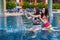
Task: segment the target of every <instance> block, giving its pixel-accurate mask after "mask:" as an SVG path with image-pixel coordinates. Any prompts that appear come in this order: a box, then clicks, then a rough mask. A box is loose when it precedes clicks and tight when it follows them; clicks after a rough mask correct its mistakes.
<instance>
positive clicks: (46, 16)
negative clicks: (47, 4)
mask: <svg viewBox="0 0 60 40" xmlns="http://www.w3.org/2000/svg"><path fill="white" fill-rule="evenodd" d="M40 20H41V21H42V22H43V23H44V28H51V24H50V22H49V13H48V9H47V8H43V10H42V14H41V16H40Z"/></svg>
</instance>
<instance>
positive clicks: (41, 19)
mask: <svg viewBox="0 0 60 40" xmlns="http://www.w3.org/2000/svg"><path fill="white" fill-rule="evenodd" d="M39 19H40V20H41V21H42V22H43V23H44V24H45V23H46V22H47V21H44V20H43V19H42V18H41V15H39Z"/></svg>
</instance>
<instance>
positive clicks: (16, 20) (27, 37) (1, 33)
mask: <svg viewBox="0 0 60 40" xmlns="http://www.w3.org/2000/svg"><path fill="white" fill-rule="evenodd" d="M4 18H5V17H0V19H1V20H0V40H60V32H57V31H56V32H54V31H52V32H48V30H45V31H43V30H40V31H38V32H37V34H36V37H35V38H32V37H31V36H32V35H34V33H29V31H28V30H26V28H27V29H28V28H30V27H31V26H32V21H31V20H27V19H26V17H25V16H22V17H21V16H10V17H7V24H4ZM59 18H60V14H54V19H53V23H52V25H53V27H59V26H60V25H59V24H60V22H59Z"/></svg>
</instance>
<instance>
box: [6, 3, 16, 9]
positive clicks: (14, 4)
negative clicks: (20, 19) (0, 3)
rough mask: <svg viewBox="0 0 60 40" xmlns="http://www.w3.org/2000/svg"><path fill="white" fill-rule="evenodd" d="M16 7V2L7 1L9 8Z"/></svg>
mask: <svg viewBox="0 0 60 40" xmlns="http://www.w3.org/2000/svg"><path fill="white" fill-rule="evenodd" d="M15 7H16V2H7V3H6V8H7V9H13V8H15Z"/></svg>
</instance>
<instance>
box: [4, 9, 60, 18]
mask: <svg viewBox="0 0 60 40" xmlns="http://www.w3.org/2000/svg"><path fill="white" fill-rule="evenodd" d="M28 13H29V12H28ZM31 13H33V12H31ZM53 13H60V9H53ZM4 15H5V17H7V16H21V15H24V14H23V13H20V12H12V13H9V12H4Z"/></svg>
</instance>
